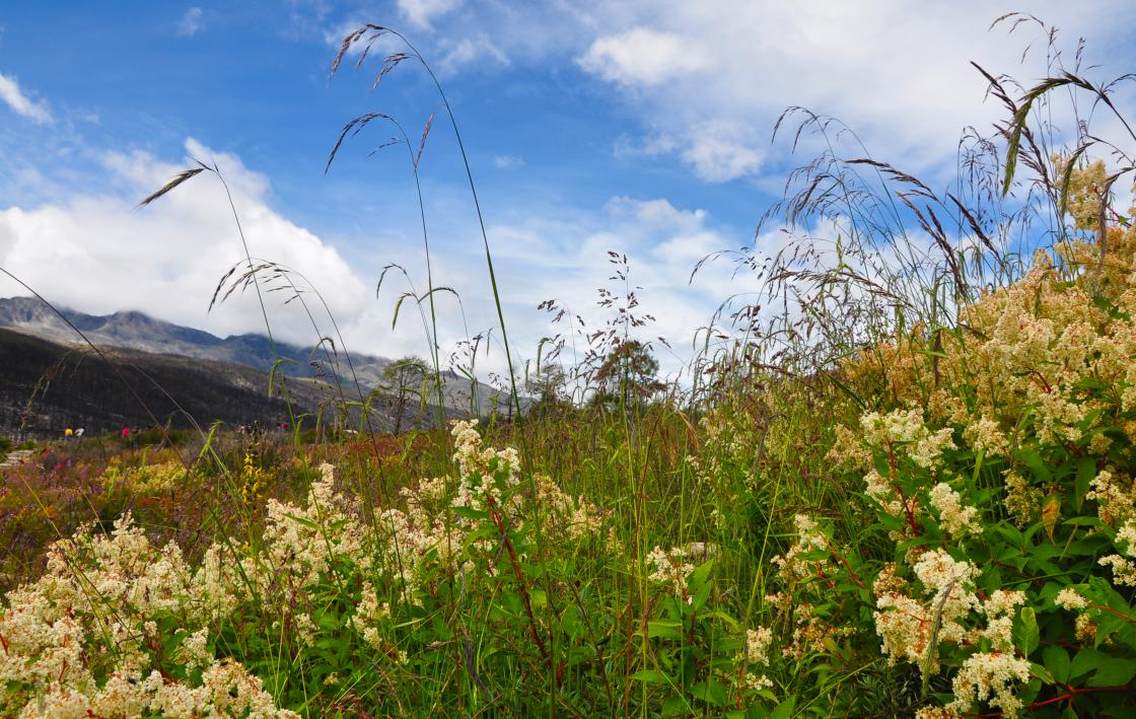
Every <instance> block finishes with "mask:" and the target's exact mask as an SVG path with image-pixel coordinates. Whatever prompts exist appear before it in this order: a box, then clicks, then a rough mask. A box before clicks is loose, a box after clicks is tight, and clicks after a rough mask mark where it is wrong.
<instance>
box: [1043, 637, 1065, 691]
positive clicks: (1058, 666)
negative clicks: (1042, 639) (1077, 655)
mask: <svg viewBox="0 0 1136 719" xmlns="http://www.w3.org/2000/svg"><path fill="white" fill-rule="evenodd" d="M1041 659H1042V663H1043V664H1044V665H1045V668H1046V669H1048V670H1049V671H1050V673H1051V674H1053V678H1054V679H1056V680H1057V681H1059V682H1062V683H1064V682H1067V681H1069V652H1067V651H1065V650H1064V649H1062V648H1061V647H1055V646H1049V647H1046V648H1045V649H1043V650H1041Z"/></svg>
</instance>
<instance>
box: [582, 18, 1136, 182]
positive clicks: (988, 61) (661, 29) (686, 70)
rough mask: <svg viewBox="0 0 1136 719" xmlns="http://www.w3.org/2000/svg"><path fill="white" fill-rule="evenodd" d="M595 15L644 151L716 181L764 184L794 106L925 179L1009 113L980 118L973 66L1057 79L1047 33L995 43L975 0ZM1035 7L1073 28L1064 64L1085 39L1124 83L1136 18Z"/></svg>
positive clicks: (601, 55) (600, 70) (609, 70)
mask: <svg viewBox="0 0 1136 719" xmlns="http://www.w3.org/2000/svg"><path fill="white" fill-rule="evenodd" d="M587 7H588V18H587V21H586V22H583V23H581V24H580V25H579V26H578V30H577V32H578V33H579V36H580V39H579V40H578V42H579V45H580V47H582V48H583V49H582V50H580V51H578V55H577V63H578V64H579V66H580V67H582V68H583V69H584V70H586V71H587V72H589V73H591V74H592V75H594V76H595V77H597V78H599V79H600V80H602V81H604V82H606V83H610V84H612V85H614V86H615V89H616V90H617V92H619V93H620V96H621V97H627V99H626V104H627V106H628V108H629V109H630V111H631V112H632V113H634V114H637V115H638V116H639V117H640V119H641V122H642V125H643V127H644V128H645V132H646V134H647V135H648V137H649V139H648V140H647V141H646V142H645V143H643V147H642V148H641V149H643V150H645V151H653V152H655V153H664V152H665V153H668V154H673V155H674V156H676V157H677V158H679V159H680V160H681V161H683V162H684V163H685V164H687V165H688V166H690V167H691V169H692V170H693V171H694V172H695V174H696V175H697V176H698V177H699V178H700V179H703V180H705V181H711V182H721V181H726V180H731V179H736V178H739V177H752V176H755V175H757V174H758V173H759V172H760V170H761V166H762V160H763V157H764V156H765V155H766V154H768V152H769V150H768V144H769V139H768V138H769V133H770V131H771V130H772V128H773V125H774V123H775V121H776V120H777V117H778V115H779V114H780V113H781V111H782V110H783V109H785V108H786V107H788V106H790V105H803V106H806V107H809V108H810V109H812V110H815V111H817V112H819V113H822V114H826V115H832V116H836V117H838V118H840V119H841V120H843V121H844V122H846V123H847V125H848V126H849V127H851V128H852V129H853V130H855V131H856V132H857V133H858V134H859V135H860V137H862V138H863V139H864V141H865V144H866V145H867V147H868V149H869V150H870V151H871V152H872V153H873V154H875V155H878V156H881V157H885V158H887V159H892V160H895V161H896V162H898V163H899V164H900V165H902V166H904V167H905V168H908V169H911V170H913V171H917V172H921V171H924V170H927V169H929V168H932V169H933V168H934V167H935V166H936V165H942V164H945V163H949V164H952V165H953V155H954V149H955V145H956V142H957V140H958V137H959V135H960V133H961V131H962V130H963V128H964V127H965V126H966V125H974V126H976V127H978V128H979V129H981V130H983V131H988V130H989V128H990V122H991V121H992V120H993V119H995V118H997V117H999V116H1000V113H1001V108H1000V107H999V106H998V105H997V103H995V102H993V101H987V102H985V104H983V98H984V92H985V89H986V82H985V80H984V79H983V78H982V77H981V75H979V73H978V72H976V71H975V70H974V68H973V67H971V65H970V64H969V62H968V61H971V60H974V61H976V62H978V63H979V64H981V65H983V66H984V67H986V68H988V69H990V70H992V71H994V72H995V73H998V72H1008V73H1011V74H1014V75H1017V76H1019V77H1021V78H1022V79H1023V80H1024V81H1025V82H1027V83H1028V82H1032V81H1034V80H1036V79H1037V78H1040V77H1043V76H1044V74H1045V72H1046V71H1045V67H1044V59H1045V50H1044V48H1045V43H1046V39H1045V38H1044V37H1043V36H1041V35H1040V33H1039V31H1038V29H1037V28H1036V26H1033V25H1030V24H1027V25H1023V26H1022V27H1020V28H1019V29H1018V30H1017V31H1016V32H1015V33H1014V34H1013V35H1009V36H1008V35H1007V31H1006V30H1007V27H1006V26H1001V27H998V28H995V29H993V30H988V28H989V25H990V23H991V21H992V20H993V19H994V18H995V17H996V16H997V14H998V12H999V11H997V10H995V9H990V7H989V5H988V4H986V3H983V2H979V0H967V1H963V2H957V3H939V4H936V5H934V6H924V7H920V8H919V9H915V8H913V7H912V5H911V4H910V3H908V2H903V1H902V0H882V1H879V0H871V1H868V0H849V1H848V2H839V3H783V2H777V1H776V0H759V1H754V2H737V1H736V0H704V1H702V2H697V3H691V2H684V1H683V0H665V1H663V2H659V1H657V0H651V1H650V2H648V1H646V0H643V1H641V2H627V3H619V4H608V3H598V2H597V3H593V4H590V5H588V6H587ZM1024 9H1028V10H1029V11H1030V12H1033V13H1034V14H1036V15H1038V16H1040V17H1041V18H1043V19H1044V20H1045V21H1046V22H1049V23H1051V24H1054V25H1056V26H1057V27H1059V28H1060V29H1061V30H1062V34H1061V35H1060V36H1059V38H1061V39H1062V40H1063V45H1064V46H1065V48H1066V50H1067V53H1066V57H1065V59H1066V61H1067V62H1069V61H1071V60H1072V50H1073V47H1074V45H1073V44H1074V43H1075V40H1076V38H1078V37H1085V38H1086V40H1087V42H1088V54H1087V62H1097V63H1099V64H1101V65H1103V66H1104V67H1105V70H1104V71H1102V77H1103V76H1109V77H1111V76H1113V75H1117V74H1120V73H1121V72H1123V71H1125V70H1126V69H1127V67H1126V66H1124V65H1122V64H1119V63H1120V62H1127V61H1128V56H1125V55H1122V54H1121V53H1122V52H1124V51H1125V50H1126V47H1125V46H1126V36H1125V34H1124V32H1125V28H1127V27H1130V26H1131V22H1132V21H1133V20H1136V6H1134V5H1131V4H1126V3H1121V2H1106V3H1101V4H1097V5H1093V6H1092V8H1091V9H1090V8H1087V7H1084V6H1080V5H1070V4H1068V3H1062V2H1058V1H1057V0H1039V1H1038V2H1035V3H1032V4H1030V5H1029V7H1028V8H1024ZM1106 18H1107V20H1105V19H1106ZM1030 43H1032V44H1033V50H1032V51H1031V53H1030V54H1029V55H1028V56H1027V59H1026V63H1025V65H1024V66H1023V65H1022V64H1020V63H1019V60H1020V55H1021V53H1022V50H1023V49H1024V48H1025V47H1026V46H1027V45H1028V44H1030ZM1121 58H1123V60H1122V59H1121ZM628 90H631V91H634V92H633V94H631V95H630V97H628V96H627V91H628ZM845 139H851V138H850V137H847V136H846V138H845ZM623 149H627V148H626V147H624V148H623Z"/></svg>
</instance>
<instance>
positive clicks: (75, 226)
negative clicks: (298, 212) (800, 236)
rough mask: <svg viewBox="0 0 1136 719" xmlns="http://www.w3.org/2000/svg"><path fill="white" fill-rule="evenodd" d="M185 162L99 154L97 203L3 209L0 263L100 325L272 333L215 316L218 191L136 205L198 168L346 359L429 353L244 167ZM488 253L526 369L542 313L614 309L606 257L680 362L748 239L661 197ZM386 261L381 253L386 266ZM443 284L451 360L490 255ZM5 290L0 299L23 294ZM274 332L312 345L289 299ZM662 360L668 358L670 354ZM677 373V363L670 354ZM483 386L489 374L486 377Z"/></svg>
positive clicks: (458, 267)
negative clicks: (313, 305)
mask: <svg viewBox="0 0 1136 719" xmlns="http://www.w3.org/2000/svg"><path fill="white" fill-rule="evenodd" d="M184 150H185V158H184V159H182V160H179V161H171V160H170V159H169V158H160V157H156V156H154V155H152V154H149V153H146V152H139V151H112V152H104V153H102V154H101V155H99V163H100V164H99V166H100V168H101V171H102V172H103V174H104V175H105V183H104V184H103V185H101V186H100V189H99V190H88V191H82V190H74V189H72V190H71V191H67V192H62V191H61V192H56V193H53V196H55V197H59V198H63V199H58V200H55V199H51V200H48V201H45V202H39V203H34V204H27V205H24V206H19V205H16V206H8V207H6V208H0V265H2V266H4V267H5V268H7V269H9V270H11V271H12V272H13V273H14V274H16V275H17V276H19V277H20V278H21V279H23V280H25V281H26V282H28V284H30V285H31V286H33V287H35V288H36V289H37V290H38V291H40V292H41V293H42V294H43V295H44V296H45V297H47V298H48V299H50V300H52V301H53V302H56V303H59V304H61V305H63V306H68V307H72V308H75V309H78V310H81V311H85V312H90V313H96V314H102V313H110V312H115V311H119V310H125V309H138V310H142V311H145V312H147V313H149V314H151V315H153V316H156V317H159V318H161V319H164V320H168V321H172V322H177V323H179V324H185V325H189V326H192V327H198V328H201V329H205V330H207V331H210V332H213V333H214V334H217V335H221V336H224V335H227V334H234V333H242V332H263V324H262V319H261V316H260V310H259V307H258V305H257V303H256V297H255V294H254V293H253V292H252V291H251V290H250V291H248V292H246V293H244V294H240V293H238V294H236V295H234V296H233V297H232V298H231V299H230V300H229V301H226V302H225V303H224V304H222V305H219V306H218V307H215V308H214V309H213V311H212V312H209V311H208V305H209V301H210V298H211V297H212V295H213V291H214V289H215V287H216V286H217V282H218V280H219V279H220V277H221V275H222V274H223V273H224V272H225V271H227V270H228V268H229V267H231V266H232V265H233V264H234V263H237V262H239V261H240V260H241V259H242V258H243V256H244V254H243V249H242V247H241V243H240V237H239V235H238V234H237V230H236V228H235V226H234V224H233V219H232V215H231V211H230V209H229V206H228V204H227V202H226V199H225V194H224V190H223V188H222V187H221V186H220V185H219V184H218V183H217V181H216V179H215V178H214V177H212V176H210V175H209V174H207V173H202V174H200V175H198V176H196V177H194V178H192V179H191V180H189V181H188V182H186V183H185V184H183V185H181V186H179V187H178V188H176V189H175V190H173V191H172V192H170V193H169V194H167V195H166V196H164V197H162V198H160V199H159V200H157V201H156V202H155V203H153V204H152V205H150V206H148V207H145V208H138V207H137V206H136V205H137V202H138V200H139V199H140V198H142V197H144V196H146V195H147V194H148V193H150V192H151V191H153V190H154V189H155V188H157V187H161V186H162V185H163V184H164V183H165V182H167V181H168V180H169V179H170V178H171V177H172V176H173V175H174V174H175V173H177V172H178V171H180V170H181V169H182V168H184V167H186V166H188V164H189V163H190V161H191V159H192V158H198V159H201V160H203V161H205V162H206V163H212V162H214V161H216V162H217V164H218V165H219V166H220V167H221V168H222V170H223V171H224V172H225V177H226V180H227V181H228V182H229V185H230V187H231V188H232V190H233V198H234V202H235V204H236V206H237V210H238V212H239V213H240V217H241V223H242V225H243V228H244V232H245V235H246V237H247V238H248V242H249V245H250V250H251V252H252V254H253V255H254V256H258V257H264V258H267V259H271V260H275V261H278V262H280V263H282V264H285V265H288V266H290V267H292V268H295V269H298V270H300V271H302V272H303V273H304V274H305V275H306V276H307V277H308V278H309V279H310V280H311V281H312V283H313V284H314V285H315V286H316V287H317V288H319V290H320V291H321V292H322V293H323V294H324V297H325V299H326V300H327V302H328V304H329V305H330V306H331V309H332V311H333V312H334V314H335V316H336V318H337V321H338V322H339V325H340V328H341V329H342V330H343V333H344V335H345V338H346V341H347V345H348V347H349V348H350V349H352V350H353V351H362V352H367V353H370V354H378V355H383V356H388V357H390V356H399V355H403V354H407V353H414V354H419V355H423V354H425V352H426V350H427V345H426V342H425V340H424V336H423V333H422V328H421V323H420V322H419V321H418V319H416V318H415V317H414V313H415V307H414V304H413V302H408V303H406V304H405V306H404V307H403V309H402V319H400V321H399V326H398V328H397V330H396V331H393V332H392V331H391V330H390V322H391V312H392V308H393V305H394V302H395V300H396V299H397V297H398V295H399V294H400V293H401V292H402V291H403V290H404V289H405V287H404V286H403V285H401V284H399V282H398V280H397V279H396V278H393V277H392V278H391V280H390V281H389V282H388V283H387V285H389V287H388V286H387V285H384V289H383V295H382V296H381V297H380V298H379V299H378V301H376V299H375V296H374V288H373V284H372V283H373V280H374V274H373V273H376V270H377V269H378V267H375V268H363V267H359V266H353V265H351V264H349V262H348V261H347V260H346V259H345V258H344V256H343V255H342V254H341V253H340V252H339V251H337V249H336V248H335V247H334V246H332V245H331V244H330V243H329V242H328V241H326V240H325V239H324V238H321V237H320V236H319V235H317V234H316V233H315V232H312V231H311V230H309V229H307V228H305V227H302V226H300V225H298V224H297V223H295V222H293V221H292V220H290V219H289V218H288V217H287V216H286V215H285V214H283V213H282V212H281V211H279V210H278V209H276V208H274V207H273V206H272V205H271V203H270V197H271V192H272V189H271V183H270V181H269V179H268V178H267V177H265V176H264V175H263V174H261V173H258V172H256V171H255V170H252V169H250V168H248V167H246V166H245V165H244V163H243V162H242V161H241V159H240V158H239V157H237V156H235V155H231V154H226V153H220V152H216V151H214V150H212V149H211V148H209V147H207V146H204V145H202V144H201V143H199V142H197V141H196V140H193V139H189V140H187V141H186V142H185V146H184ZM434 219H435V221H436V225H437V226H438V227H437V229H436V234H437V232H443V233H444V234H447V235H448V234H450V233H452V234H453V235H454V236H455V237H464V236H465V233H466V231H467V230H469V229H470V228H468V227H467V226H466V224H463V223H465V222H466V219H462V218H456V217H445V216H442V217H436V218H434ZM488 231H489V239H490V243H491V245H492V249H493V254H494V263H495V266H496V270H497V279H498V283H499V285H500V287H501V288H502V294H503V300H504V303H505V312H506V317H507V321H508V323H509V331H510V342H511V345H512V347H513V348H514V351H515V352H516V355H517V357H518V358H520V359H521V361H522V362H523V358H525V357H532V356H534V355H535V353H536V348H537V346H538V343H539V342H540V339H541V337H544V336H548V335H551V334H553V333H554V332H556V331H558V330H562V329H564V328H562V327H554V326H550V325H549V324H548V318H547V317H546V316H544V315H543V314H541V313H539V312H538V311H537V310H536V306H537V304H538V303H540V302H541V301H542V300H545V299H549V298H557V299H559V300H561V301H562V302H564V303H565V304H566V305H568V306H570V307H571V308H572V310H573V311H574V312H578V313H579V314H581V315H582V316H584V317H585V318H586V319H587V320H588V322H589V326H591V327H595V326H598V325H599V324H600V323H601V322H602V321H603V319H604V317H605V315H604V311H603V310H601V309H600V308H598V307H597V306H596V292H595V291H596V288H598V287H601V286H605V285H609V284H611V283H610V281H609V275H610V266H609V265H608V264H607V252H608V250H614V251H618V252H626V253H627V254H628V255H629V257H630V260H631V266H632V282H633V283H634V284H635V285H640V286H642V288H643V289H642V290H640V291H639V295H640V297H641V298H642V301H643V309H644V311H645V312H650V313H652V314H654V315H655V316H656V317H657V318H658V321H657V322H656V323H655V324H653V325H652V326H651V327H648V328H645V329H644V330H643V332H644V333H645V334H644V337H645V338H654V337H656V336H658V335H663V336H666V337H668V338H669V339H671V340H673V341H674V343H675V346H676V350H675V351H676V353H677V354H678V355H679V356H681V357H682V358H683V359H685V358H687V357H689V355H690V349H689V347H687V346H685V342H686V340H687V339H688V338H689V337H690V336H691V334H692V333H693V331H694V329H695V328H697V327H699V326H702V325H704V324H705V323H706V321H707V320H708V319H709V316H710V314H711V313H712V311H713V308H714V307H715V306H716V305H717V303H718V302H719V301H720V300H721V299H722V297H723V296H724V293H725V292H726V291H727V289H726V288H729V287H731V286H732V285H731V280H730V277H729V272H728V269H727V268H726V267H724V266H723V267H719V266H715V267H712V268H711V269H710V270H708V274H706V275H704V276H700V277H699V278H698V279H697V280H696V282H695V283H694V284H693V285H689V284H688V281H689V279H690V272H691V269H692V267H693V265H694V263H695V262H697V261H698V260H699V259H701V258H702V257H703V256H704V255H705V254H707V253H709V252H712V251H715V250H718V249H721V248H722V247H726V246H730V245H736V244H738V240H739V239H744V237H742V236H741V235H738V236H736V237H735V236H732V235H731V233H730V232H729V231H727V230H723V229H721V228H717V227H714V226H713V225H712V222H711V218H710V216H709V215H708V213H706V212H705V211H703V210H701V209H690V208H683V207H680V206H676V205H675V204H673V203H672V202H670V201H669V200H667V199H664V198H657V197H656V198H633V197H625V196H618V197H613V198H611V199H610V200H608V201H607V202H606V203H605V204H603V205H602V206H600V207H591V208H588V207H584V208H581V207H575V208H572V207H564V206H553V207H537V208H516V209H515V210H514V211H513V212H512V213H511V214H509V215H508V216H506V217H503V218H501V219H500V221H498V222H496V223H494V224H492V225H491V226H490V227H489V228H488ZM395 235H397V237H394V236H392V240H391V242H392V243H393V244H392V245H391V246H390V247H387V248H386V249H383V250H382V252H383V254H384V255H385V256H384V262H385V261H389V260H397V261H399V262H400V263H403V264H404V265H405V266H406V267H407V269H408V271H409V272H410V274H411V277H412V279H413V281H414V282H415V283H416V284H417V286H418V289H419V291H422V289H423V287H422V286H423V284H424V275H425V270H424V264H423V262H422V259H423V258H422V256H421V255H420V253H419V252H418V251H417V249H416V244H415V241H414V240H413V239H410V238H413V237H414V234H413V232H412V231H409V230H408V231H407V234H406V235H405V236H403V235H401V234H399V233H398V231H397V228H396V230H395ZM388 252H389V253H391V254H390V255H387V253H388ZM434 262H435V264H434V280H435V283H436V284H437V285H439V286H449V287H454V288H456V289H457V290H458V291H459V292H460V293H461V296H462V303H463V307H464V311H465V314H464V315H463V314H462V313H461V312H459V308H458V306H457V304H456V303H455V301H454V300H453V298H452V297H451V296H450V295H448V294H440V295H438V296H437V299H438V302H439V305H440V306H439V321H440V331H439V337H440V341H441V344H442V347H443V356H447V355H448V353H449V352H450V351H451V350H452V349H453V348H454V347H455V344H456V343H457V342H458V341H459V340H461V339H463V338H464V337H465V336H466V329H467V327H468V329H469V331H470V332H473V333H478V332H483V331H485V330H488V329H490V328H492V327H495V326H496V324H497V318H496V312H495V309H494V304H493V299H492V296H491V294H490V291H489V286H488V282H487V274H486V270H485V258H484V254H483V252H482V250H481V249H480V243H479V242H476V241H471V242H455V243H452V244H450V245H449V246H447V247H446V251H445V252H438V253H436V254H435V257H434ZM21 293H22V291H21V289H20V288H19V287H17V286H15V285H12V284H9V285H4V284H2V283H0V296H8V295H16V294H21ZM266 297H267V300H268V302H269V315H270V318H271V320H272V326H273V331H274V332H275V333H276V334H277V335H278V336H279V337H280V338H282V339H284V340H287V341H291V342H296V343H300V344H311V343H312V342H313V341H314V336H313V331H312V329H311V327H310V324H309V323H308V319H307V317H306V316H305V315H304V314H303V312H302V311H301V309H300V308H299V307H298V306H297V305H295V304H292V305H287V306H285V305H283V300H284V299H285V297H284V296H283V295H282V294H281V293H268V294H267V295H266ZM492 336H493V339H492V343H493V345H494V346H493V348H492V349H491V351H490V353H489V355H488V356H487V357H485V356H483V357H481V358H479V360H478V368H479V372H482V373H484V372H490V371H492V372H498V373H501V372H503V371H504V367H505V361H504V354H503V352H502V351H501V347H500V346H499V342H500V339H499V338H500V333H499V331H498V330H494V331H493V333H492ZM660 351H662V350H660ZM660 360H661V361H662V363H663V366H664V368H665V369H666V370H667V371H670V372H674V371H676V370H677V369H678V367H679V366H680V365H681V362H680V361H679V360H678V359H676V357H675V356H674V355H671V354H669V352H667V353H665V354H664V355H661V356H660ZM483 376H485V375H484V374H483Z"/></svg>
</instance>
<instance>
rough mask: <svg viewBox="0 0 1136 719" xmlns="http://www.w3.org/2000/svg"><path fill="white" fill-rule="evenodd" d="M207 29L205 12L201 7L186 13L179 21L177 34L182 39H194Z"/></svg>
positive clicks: (192, 8)
mask: <svg viewBox="0 0 1136 719" xmlns="http://www.w3.org/2000/svg"><path fill="white" fill-rule="evenodd" d="M204 27H205V11H204V10H202V9H201V8H199V7H191V8H190V9H188V10H186V11H185V14H184V15H182V16H181V20H179V21H178V28H177V34H178V35H181V36H182V37H193V36H194V35H196V34H197V33H199V32H200V31H201V30H202V29H203V28H204Z"/></svg>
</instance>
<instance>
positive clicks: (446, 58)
mask: <svg viewBox="0 0 1136 719" xmlns="http://www.w3.org/2000/svg"><path fill="white" fill-rule="evenodd" d="M440 50H441V52H442V55H441V59H440V60H439V61H438V68H439V69H440V70H441V71H442V72H443V73H444V74H447V75H452V74H453V73H455V72H457V71H458V70H460V69H462V68H464V67H466V66H468V65H471V64H473V63H474V62H476V61H478V60H487V61H489V62H491V63H493V64H494V65H499V66H504V65H508V64H509V58H508V57H507V56H506V55H505V53H504V51H502V50H501V48H499V47H498V46H497V45H495V44H494V43H493V42H492V41H490V40H489V39H488V38H487V37H485V36H484V35H479V36H477V37H463V38H461V39H460V40H458V41H457V42H456V43H453V44H449V43H445V42H444V43H442V46H441V48H440Z"/></svg>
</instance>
